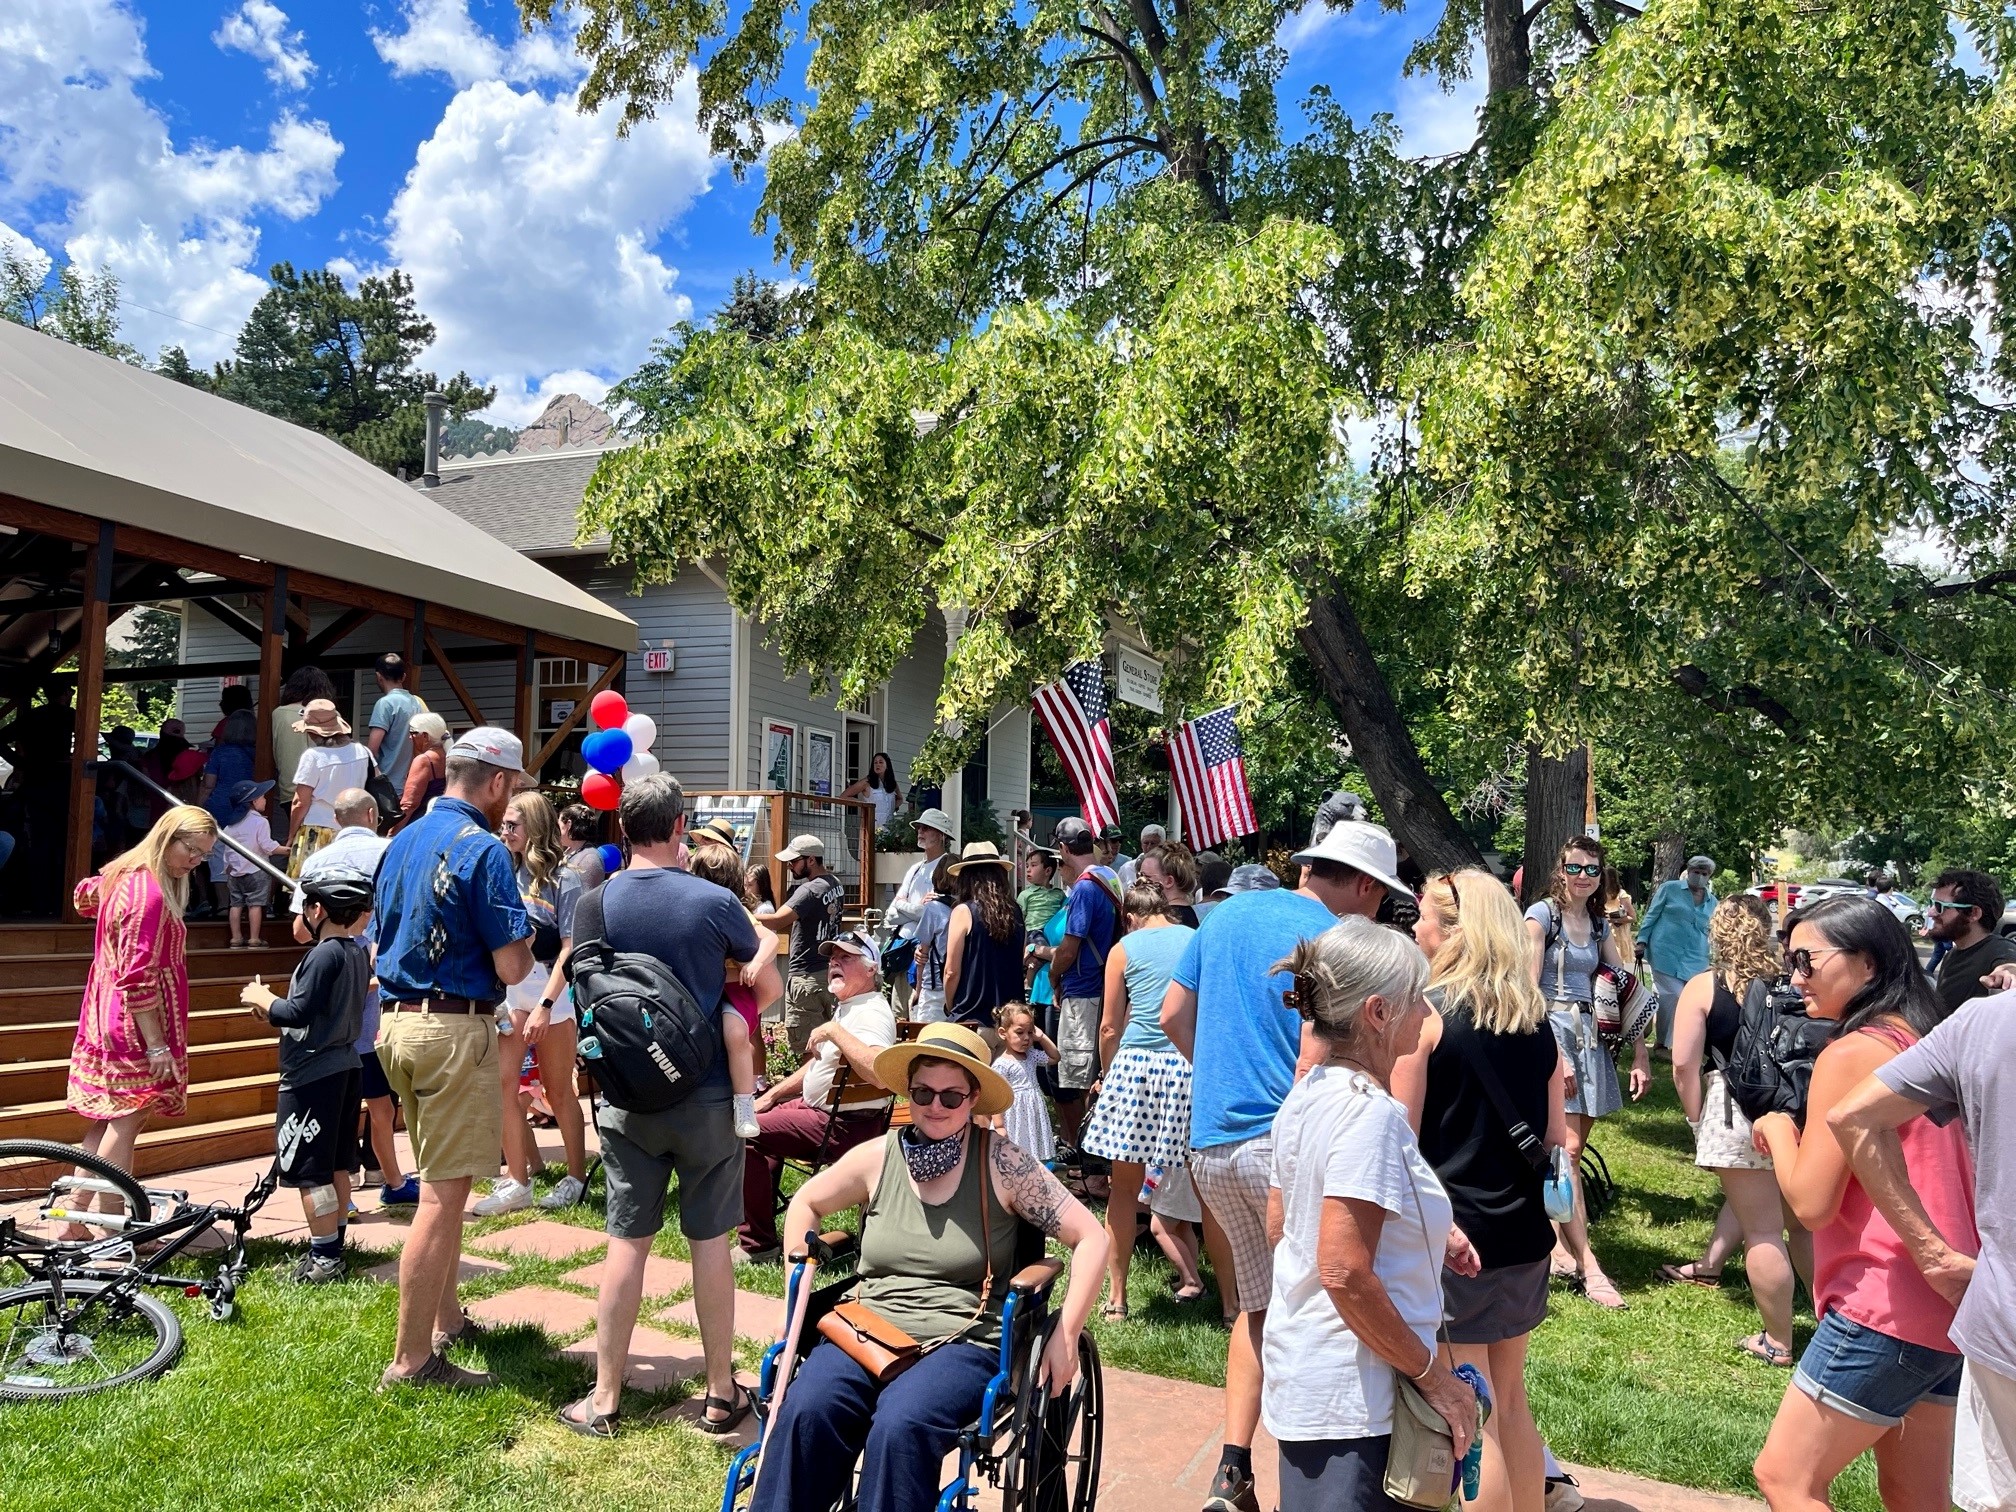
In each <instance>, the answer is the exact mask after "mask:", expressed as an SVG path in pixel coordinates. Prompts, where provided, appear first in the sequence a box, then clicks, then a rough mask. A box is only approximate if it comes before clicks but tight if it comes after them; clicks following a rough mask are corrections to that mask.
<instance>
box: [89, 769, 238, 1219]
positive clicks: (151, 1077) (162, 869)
mask: <svg viewBox="0 0 2016 1512" xmlns="http://www.w3.org/2000/svg"><path fill="white" fill-rule="evenodd" d="M216 844H217V821H216V819H215V818H213V817H212V816H211V815H210V813H209V811H208V810H206V809H200V808H196V807H193V806H191V805H187V804H184V805H179V806H177V807H175V808H171V809H170V810H168V812H167V813H165V814H163V815H162V816H161V817H160V818H159V819H157V820H155V822H154V827H153V828H152V829H150V830H149V831H148V832H147V836H146V838H145V839H143V840H142V841H141V842H140V843H139V844H138V845H136V846H134V847H133V848H132V849H131V850H129V851H127V852H126V853H125V854H124V855H123V856H119V857H117V858H116V859H114V860H113V861H111V862H109V863H107V865H106V867H105V869H104V871H102V872H100V873H99V874H98V875H97V876H95V877H87V878H85V879H84V880H83V881H82V882H80V883H78V884H77V899H76V901H77V911H78V912H79V913H80V914H82V915H84V917H86V918H95V919H96V920H97V923H98V927H97V934H96V938H95V941H94V944H93V950H92V959H91V973H90V975H89V976H88V977H87V978H86V979H85V982H84V1007H83V1012H82V1014H81V1015H80V1016H79V1018H78V1021H77V1042H76V1044H75V1045H74V1046H73V1047H72V1049H71V1051H70V1087H69V1093H68V1097H67V1099H66V1101H67V1103H68V1105H69V1108H70V1111H71V1112H73V1113H81V1114H83V1115H84V1117H86V1118H88V1119H89V1120H91V1128H90V1131H89V1132H88V1133H87V1134H85V1136H84V1141H83V1142H84V1148H85V1149H86V1150H88V1151H90V1152H91V1153H92V1154H94V1155H98V1156H100V1157H102V1158H103V1159H106V1160H109V1161H111V1162H112V1163H113V1164H114V1165H116V1166H118V1167H119V1168H120V1169H121V1170H129V1171H130V1170H131V1169H132V1168H133V1145H134V1142H135V1141H136V1140H137V1139H139V1137H140V1131H141V1129H142V1128H143V1127H145V1125H146V1123H147V1120H148V1117H149V1116H150V1115H152V1114H153V1113H155V1112H157V1111H158V1112H160V1113H162V1114H165V1115H166V1116H167V1117H169V1118H179V1117H181V1116H182V1114H183V1113H184V1112H185V1111H186V1110H187V1108H188V1105H189V1049H188V1046H189V970H188V963H187V960H186V947H187V941H188V931H187V929H186V928H185V926H184V925H183V923H182V910H183V907H184V905H185V904H186V903H187V902H188V900H189V875H190V873H192V872H194V871H196V870H197V869H198V868H200V867H203V866H205V865H206V864H207V863H208V862H209V859H210V851H211V848H212V847H213V846H215V845H216ZM117 1201H118V1199H117V1198H106V1199H105V1200H104V1201H103V1202H101V1204H100V1206H101V1207H105V1208H107V1209H108V1210H109V1208H110V1207H111V1206H113V1205H116V1204H117ZM80 1205H81V1206H85V1207H88V1206H89V1204H88V1203H86V1204H80ZM89 1234H90V1231H89V1230H87V1229H84V1228H82V1227H81V1226H77V1225H73V1226H72V1229H71V1231H70V1232H69V1233H68V1234H67V1235H66V1237H69V1238H84V1237H87V1236H88V1235H89Z"/></svg>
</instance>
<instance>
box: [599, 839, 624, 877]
mask: <svg viewBox="0 0 2016 1512" xmlns="http://www.w3.org/2000/svg"><path fill="white" fill-rule="evenodd" d="M596 854H597V855H598V856H600V857H601V858H602V870H603V871H605V872H619V871H621V870H623V847H622V846H620V845H605V846H603V847H602V848H601V849H600V850H598V851H597V852H596Z"/></svg>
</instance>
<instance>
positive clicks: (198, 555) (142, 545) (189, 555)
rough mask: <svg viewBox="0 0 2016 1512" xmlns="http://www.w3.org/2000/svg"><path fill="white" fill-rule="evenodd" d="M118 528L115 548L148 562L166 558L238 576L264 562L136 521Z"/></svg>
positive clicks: (194, 568)
mask: <svg viewBox="0 0 2016 1512" xmlns="http://www.w3.org/2000/svg"><path fill="white" fill-rule="evenodd" d="M118 531H119V534H118V541H119V550H120V551H121V552H123V553H124V554H125V555H127V556H130V557H140V558H142V559H143V560H145V561H149V562H166V563H167V564H168V565H169V566H171V567H186V568H188V569H189V570H190V571H191V572H214V573H216V574H217V576H219V577H222V578H242V577H246V576H249V575H251V574H252V569H254V568H256V567H263V566H264V565H265V564H264V563H263V562H261V561H260V560H259V559H258V558H257V557H248V556H246V555H245V554H243V553H242V552H236V551H224V550H222V549H220V548H218V547H216V546H204V545H201V544H200V543H198V542H196V541H184V540H181V539H179V538H178V537H176V536H171V535H162V534H161V533H160V532H159V531H157V530H142V529H141V528H140V527H139V526H137V525H121V526H119V527H118ZM258 576H259V577H260V578H262V579H263V578H264V577H265V573H263V572H261V573H259V574H258Z"/></svg>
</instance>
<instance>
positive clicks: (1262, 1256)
mask: <svg viewBox="0 0 2016 1512" xmlns="http://www.w3.org/2000/svg"><path fill="white" fill-rule="evenodd" d="M1190 1175H1191V1177H1192V1179H1194V1180H1195V1181H1196V1183H1197V1195H1198V1196H1199V1197H1201V1198H1203V1199H1204V1206H1205V1207H1207V1208H1209V1209H1210V1210H1211V1216H1212V1217H1213V1218H1215V1219H1217V1220H1218V1227H1220V1228H1221V1229H1223V1230H1224V1231H1225V1239H1226V1242H1227V1243H1229V1244H1230V1245H1231V1246H1232V1288H1231V1294H1232V1296H1233V1298H1234V1300H1236V1301H1237V1302H1238V1304H1239V1311H1241V1312H1265V1311H1266V1310H1267V1303H1268V1302H1269V1301H1270V1300H1271V1299H1272V1297H1273V1295H1274V1246H1273V1245H1271V1244H1269V1243H1268V1242H1267V1188H1268V1186H1269V1185H1270V1184H1271V1183H1272V1182H1273V1180H1274V1136H1273V1135H1272V1134H1256V1135H1254V1136H1253V1138H1251V1139H1242V1140H1240V1141H1239V1142H1238V1143H1237V1144H1225V1145H1213V1146H1211V1148H1210V1149H1208V1150H1192V1151H1191V1152H1190ZM1218 1285H1219V1290H1220V1292H1221V1293H1222V1292H1223V1291H1224V1290H1225V1278H1224V1277H1223V1276H1220V1277H1219V1278H1218Z"/></svg>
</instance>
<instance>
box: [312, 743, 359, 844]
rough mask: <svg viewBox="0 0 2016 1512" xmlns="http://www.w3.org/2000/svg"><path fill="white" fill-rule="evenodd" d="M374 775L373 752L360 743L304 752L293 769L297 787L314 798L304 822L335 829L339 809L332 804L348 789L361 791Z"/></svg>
mask: <svg viewBox="0 0 2016 1512" xmlns="http://www.w3.org/2000/svg"><path fill="white" fill-rule="evenodd" d="M370 775H371V750H370V747H368V746H366V745H365V744H363V742H361V741H356V740H353V741H350V742H349V743H348V744H345V745H338V746H310V747H308V749H307V750H305V751H303V752H302V753H301V764H300V765H299V766H297V767H295V768H294V786H295V787H297V788H304V787H305V788H307V789H308V790H309V791H310V792H312V793H313V794H314V795H315V801H314V802H313V803H311V804H309V805H308V817H307V818H306V819H305V820H303V821H302V822H303V823H305V824H313V825H316V826H319V827H320V828H322V829H334V828H336V810H335V809H333V808H331V807H330V806H329V802H330V800H331V799H332V798H334V797H335V796H336V795H337V794H338V793H340V792H342V791H343V790H344V789H346V788H361V787H362V786H364V781H365V779H366V778H367V777H369V776H370Z"/></svg>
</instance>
